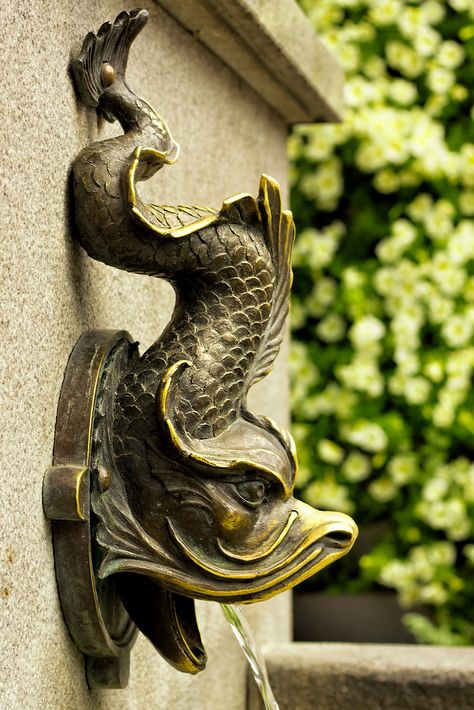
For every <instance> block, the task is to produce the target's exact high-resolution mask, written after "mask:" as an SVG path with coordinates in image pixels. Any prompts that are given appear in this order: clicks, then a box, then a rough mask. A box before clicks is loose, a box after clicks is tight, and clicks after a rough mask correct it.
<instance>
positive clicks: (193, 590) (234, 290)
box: [45, 10, 357, 673]
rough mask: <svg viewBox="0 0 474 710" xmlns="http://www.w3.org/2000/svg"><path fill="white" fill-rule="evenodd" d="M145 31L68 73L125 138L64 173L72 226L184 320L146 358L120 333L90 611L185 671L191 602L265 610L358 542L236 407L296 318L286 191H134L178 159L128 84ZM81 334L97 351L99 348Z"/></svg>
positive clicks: (142, 18)
mask: <svg viewBox="0 0 474 710" xmlns="http://www.w3.org/2000/svg"><path fill="white" fill-rule="evenodd" d="M146 21H147V13H146V11H145V10H137V11H132V12H123V13H121V14H120V15H119V16H118V17H117V19H116V20H115V22H113V23H106V24H104V25H103V26H102V27H101V28H100V30H99V32H98V33H97V35H94V34H89V35H87V37H86V39H85V41H84V44H83V48H82V51H81V53H80V55H79V57H78V58H77V59H76V60H75V61H74V62H73V73H74V77H75V82H76V87H77V89H78V92H79V94H80V96H81V98H82V100H83V101H84V102H85V103H86V104H87V105H88V106H91V107H96V108H97V109H98V110H99V111H100V112H102V113H103V114H104V115H105V116H106V117H107V118H109V119H110V120H113V119H117V120H118V121H119V122H120V124H121V125H122V128H123V130H124V135H121V136H119V137H116V138H112V139H109V140H104V141H100V142H97V143H93V144H92V145H90V146H88V147H86V148H85V149H84V150H83V151H82V152H81V153H80V154H79V156H78V157H77V159H76V161H75V162H74V166H73V181H74V196H75V221H76V226H77V232H78V237H79V239H80V242H81V244H82V245H83V247H84V248H85V249H86V250H87V252H88V254H89V255H90V256H91V257H93V258H95V259H98V260H100V261H103V262H105V263H107V264H109V265H111V266H114V267H117V268H120V269H125V270H128V271H134V272H137V273H142V274H147V275H148V276H156V277H161V278H165V279H167V280H168V281H169V282H170V283H171V284H172V285H173V287H174V289H175V291H176V306H175V309H174V312H173V315H172V318H171V321H170V323H169V324H168V326H167V327H166V329H165V331H164V332H163V333H162V334H161V335H160V337H159V339H158V340H157V341H156V342H155V343H154V345H152V347H151V348H150V349H149V350H148V351H147V352H146V353H144V354H143V355H142V356H141V357H138V355H137V353H136V352H134V350H133V348H132V347H131V346H130V343H129V341H128V340H127V338H126V337H125V336H123V334H122V335H121V336H120V334H119V335H117V336H115V341H114V342H115V345H114V346H113V348H111V347H109V348H108V350H107V357H105V359H104V362H103V363H102V366H101V367H102V369H101V370H100V373H99V374H98V375H97V377H98V381H99V384H98V385H97V388H96V391H95V400H94V402H95V403H93V405H92V410H89V411H92V414H90V416H91V417H92V423H91V428H90V432H91V453H90V458H89V460H87V457H86V459H84V460H82V459H81V462H80V466H83V467H87V466H89V467H90V471H91V478H92V482H91V484H89V483H88V482H87V481H86V480H85V479H84V481H85V482H84V483H83V485H84V486H88V485H91V488H90V496H91V504H92V510H93V515H92V527H91V530H90V531H89V532H90V533H92V539H93V543H92V555H93V558H94V559H93V569H94V575H93V579H92V580H91V584H93V585H96V587H97V588H98V589H99V596H98V599H99V602H98V605H99V607H100V606H101V604H102V606H103V607H104V608H105V609H106V610H108V612H107V613H110V615H111V617H113V623H115V624H116V625H117V624H118V627H119V628H120V629H121V630H122V631H123V630H124V629H125V628H127V629H128V621H129V620H128V616H127V614H125V612H124V609H122V607H121V604H122V603H123V606H124V607H125V609H126V610H127V612H128V615H130V617H131V618H132V619H133V620H134V622H135V623H136V624H137V626H138V627H139V628H140V629H141V630H142V631H143V632H144V633H145V634H146V635H147V636H148V637H149V638H150V639H151V640H152V642H153V643H154V644H155V646H156V647H157V649H158V650H159V651H160V652H161V653H162V654H163V656H164V657H165V658H166V659H167V660H168V661H169V662H170V663H172V664H173V665H174V666H175V667H176V668H178V669H179V670H183V671H186V672H191V673H193V672H197V671H199V670H201V669H202V668H203V667H204V665H205V653H204V650H203V648H202V643H201V640H200V636H199V631H198V628H197V624H196V619H195V614H194V602H193V598H199V599H209V600H215V601H218V602H243V603H250V602H256V601H259V600H262V599H266V598H268V597H271V596H273V595H274V594H277V593H279V592H281V591H283V590H285V589H289V588H290V587H293V586H294V585H295V584H297V583H298V582H300V581H302V580H303V579H306V578H307V577H309V576H310V575H312V574H314V573H315V572H316V571H317V570H319V569H321V568H323V567H325V566H326V565H327V564H329V563H330V562H332V561H333V560H336V559H337V558H339V557H341V556H342V555H343V554H345V553H346V552H347V551H348V550H349V549H350V547H351V546H352V544H353V542H354V539H355V536H356V534H357V528H356V526H355V524H354V523H353V521H352V520H351V519H350V518H349V517H347V516H346V515H344V514H341V513H333V512H320V511H317V510H314V509H313V508H311V507H310V506H308V505H305V504H304V503H302V502H300V501H297V500H295V498H293V495H292V493H293V487H294V479H295V472H296V466H297V463H296V452H295V449H294V444H293V442H292V439H291V436H290V435H289V434H288V433H287V432H286V431H283V430H282V429H281V428H280V427H279V426H278V425H276V424H275V423H274V422H273V421H271V420H270V419H268V418H266V417H262V416H257V415H255V414H253V413H251V412H250V411H249V410H248V408H247V404H246V398H247V393H248V390H249V388H250V387H251V385H252V384H253V383H254V382H256V381H258V380H259V379H261V378H262V377H264V376H265V375H266V374H268V372H269V371H270V369H271V367H272V364H273V361H274V359H275V357H276V355H277V353H278V350H279V347H280V343H281V340H282V337H283V334H284V323H285V319H286V316H287V312H288V298H289V292H290V287H291V265H290V260H291V249H292V245H293V240H294V224H293V219H292V215H291V213H290V212H287V211H284V210H282V206H281V197H280V190H279V187H278V184H277V183H276V182H275V181H274V180H273V179H272V178H270V177H267V176H262V178H261V181H260V187H259V191H258V195H257V197H253V196H252V195H249V194H241V195H238V196H236V197H233V198H231V199H227V200H225V201H224V203H223V205H222V207H221V208H220V209H210V208H206V207H194V206H183V205H179V206H177V207H172V206H167V205H164V206H163V205H154V204H149V203H146V202H145V201H144V200H142V199H141V198H140V196H139V194H138V191H137V183H138V182H139V181H141V180H146V179H148V178H150V177H151V176H152V175H154V174H155V173H156V172H157V171H158V170H160V169H161V168H162V167H163V166H164V165H167V164H171V163H173V162H174V161H175V160H176V158H177V155H178V146H177V144H176V142H175V141H174V140H173V138H172V137H171V134H170V131H169V129H168V127H167V126H166V124H165V123H164V121H163V120H162V119H161V118H159V117H158V116H157V114H156V113H155V112H154V110H153V109H152V108H151V107H150V106H149V105H148V104H147V103H146V102H145V101H144V100H143V99H141V98H139V97H138V96H136V95H135V94H134V93H133V91H131V90H130V88H129V87H128V86H127V84H126V81H125V68H126V64H127V57H128V51H129V47H130V44H131V42H132V41H133V39H134V38H135V37H136V36H137V34H138V33H139V32H140V30H141V29H142V27H143V26H144V25H145V23H146ZM83 337H86V336H83ZM87 337H89V338H90V339H92V341H93V342H94V343H95V344H96V345H95V346H96V347H99V348H100V347H104V346H103V339H104V338H103V335H101V334H100V333H93V334H89V335H88V336H87ZM101 343H102V345H101ZM117 348H118V349H119V350H117ZM106 349H107V348H106ZM125 354H126V355H125ZM124 358H125V359H124ZM63 394H64V392H63ZM66 463H68V464H70V461H67V462H66ZM55 464H57V462H56V461H55ZM56 468H57V467H56ZM52 470H53V471H54V468H53V469H52ZM84 475H85V474H84ZM53 479H54V475H53V474H51V475H50V480H49V482H48V485H47V486H46V488H45V490H46V491H49V493H47V495H49V496H50V497H51V496H53V497H54V495H53V493H52V492H51V489H54V485H52V483H51V481H52V480H53ZM45 495H46V494H45ZM85 495H86V498H87V495H89V493H87V494H85ZM86 503H87V501H86V502H85V503H84V505H83V507H87V505H86ZM64 505H66V503H65V504H64ZM66 507H67V505H66ZM46 508H47V510H48V507H47V506H46ZM84 515H85V516H86V517H87V516H88V512H85V513H84ZM50 517H52V518H54V514H50ZM71 524H74V523H71ZM75 524H81V523H77V521H76V523H75ZM84 534H88V533H84ZM107 580H113V583H112V582H110V584H111V586H109V587H107V588H105V587H103V585H104V584H105V583H106V581H107ZM59 582H60V585H61V584H63V581H62V580H61V579H60V580H59ZM101 589H105V591H104V593H103V602H101V599H100V593H101V592H100V590H101ZM68 603H69V602H68ZM63 606H64V602H63ZM111 609H112V611H110V610H111ZM66 616H67V614H66ZM127 620H128V621H127ZM68 623H69V621H68ZM110 623H111V622H110ZM110 623H109V622H107V623H106V626H107V624H109V625H108V628H109V629H110ZM124 633H125V632H124ZM127 633H128V631H127ZM127 643H128V641H127ZM86 653H87V651H86ZM92 655H93V654H92Z"/></svg>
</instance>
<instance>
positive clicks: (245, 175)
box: [0, 0, 290, 710]
mask: <svg viewBox="0 0 474 710" xmlns="http://www.w3.org/2000/svg"><path fill="white" fill-rule="evenodd" d="M142 4H143V5H144V6H145V7H147V8H148V10H149V11H150V15H151V18H150V22H149V25H148V27H147V28H146V30H145V31H144V33H143V34H142V36H141V37H140V39H139V40H137V42H136V43H135V45H134V48H133V49H132V54H131V61H130V65H129V72H128V78H129V82H130V84H131V86H132V87H133V88H134V89H135V90H136V91H137V92H138V93H139V94H141V95H143V96H144V97H145V98H147V99H148V100H149V101H150V103H151V104H152V105H154V106H155V107H156V108H157V110H158V111H159V112H160V113H162V115H163V117H164V118H165V120H166V121H167V123H168V124H169V126H170V127H171V130H172V133H173V135H174V137H175V138H176V140H177V141H178V142H179V143H180V144H181V150H182V153H181V158H180V159H179V161H178V162H177V164H176V165H174V166H172V167H170V168H168V169H166V170H163V171H162V172H161V173H159V175H158V176H157V178H156V179H155V180H154V181H152V183H151V184H148V185H147V191H148V194H149V195H151V194H153V195H154V197H155V201H156V202H159V201H164V202H169V203H173V202H177V201H182V202H186V201H190V202H191V203H197V204H199V203H202V204H206V205H207V204H209V205H216V206H218V205H220V203H221V201H222V199H223V197H226V196H229V195H232V194H234V193H237V192H242V191H250V192H252V193H255V191H256V190H257V186H258V179H259V175H260V173H261V172H266V173H269V174H271V175H273V176H275V177H276V178H277V179H278V180H279V181H280V183H281V184H282V185H283V186H285V184H286V178H287V163H286V150H285V148H286V146H285V142H286V126H285V122H284V121H283V119H282V118H280V117H279V116H278V114H277V113H276V112H275V111H274V110H273V109H270V108H269V107H268V105H267V104H265V103H264V102H263V101H262V99H261V98H260V97H259V96H258V94H257V93H255V92H254V91H252V89H250V88H249V87H248V86H247V85H246V84H245V83H244V82H243V81H242V79H239V78H237V76H236V74H234V73H233V72H231V71H230V70H229V69H228V68H226V66H224V65H223V64H222V62H221V61H220V60H218V59H217V58H216V57H215V56H214V55H213V54H211V53H210V52H209V51H208V50H207V49H206V48H205V47H204V46H203V45H202V44H200V43H199V42H198V41H197V40H196V39H195V38H194V37H193V36H191V35H190V34H189V33H188V32H186V31H185V30H184V29H183V28H182V27H180V26H179V25H178V24H176V22H175V21H174V20H173V19H171V18H170V16H169V15H167V14H165V13H164V12H163V11H162V10H161V9H160V8H159V6H158V5H157V4H154V3H153V2H150V1H149V0H145V1H144V2H143V3H142ZM122 9H123V3H122V2H120V1H119V0H102V1H101V2H100V3H99V2H97V1H92V0H86V1H82V2H77V1H76V2H72V0H63V1H62V2H59V0H43V1H41V2H40V1H39V0H29V1H28V2H27V1H26V0H12V1H10V2H6V3H2V7H1V9H0V17H1V20H0V35H1V36H0V53H1V56H2V67H3V70H2V78H1V82H2V92H1V94H2V102H1V104H2V106H1V112H2V115H1V125H2V128H3V132H2V160H1V167H0V170H1V184H2V193H3V194H2V198H3V199H2V202H3V210H2V217H1V219H2V225H1V237H2V260H1V281H0V283H1V314H0V318H1V320H0V324H1V340H0V361H1V365H2V367H1V370H2V375H3V377H2V383H1V400H2V407H1V411H0V417H1V422H0V432H1V438H2V446H1V450H2V454H3V461H2V476H1V507H2V515H1V518H0V528H1V538H0V539H1V547H0V565H1V569H0V572H1V582H0V605H1V619H2V634H1V636H0V638H1V641H0V643H1V646H2V648H1V652H0V655H1V658H2V673H1V677H2V684H1V688H0V706H1V707H2V708H8V710H16V708H21V709H22V710H30V709H31V710H33V709H36V708H51V709H52V710H63V709H64V710H65V709H66V708H67V709H68V710H79V709H80V710H87V709H89V708H100V709H104V710H105V709H106V708H107V709H109V708H110V709H118V708H120V710H127V709H128V708H130V709H132V708H133V709H134V710H135V709H136V710H139V709H141V708H154V707H156V708H172V709H173V710H180V709H181V708H188V709H189V708H192V709H193V710H201V709H202V710H204V709H206V708H208V709H209V710H210V709H211V708H212V709H213V710H215V709H216V708H221V707H225V708H226V710H240V709H241V708H243V707H244V706H245V664H244V661H243V659H242V657H241V654H240V651H239V649H238V647H237V644H236V643H235V641H234V639H233V638H232V637H231V634H230V631H229V630H228V629H227V628H226V625H225V622H224V620H223V617H222V615H221V613H220V610H219V608H218V607H217V606H216V605H213V604H204V603H201V604H199V609H198V614H199V618H200V621H201V625H202V631H203V637H204V641H205V645H206V648H207V650H208V652H209V656H210V660H209V666H208V669H207V670H206V671H205V672H204V673H203V674H201V676H199V677H187V676H183V675H180V674H178V673H177V672H176V671H174V670H172V669H171V668H170V667H168V666H167V664H166V663H165V662H164V661H162V660H161V658H160V657H159V656H158V655H157V654H156V653H155V652H154V651H153V650H152V648H151V646H150V645H149V643H148V642H147V641H146V640H145V639H144V638H143V637H141V638H140V639H139V640H138V642H137V644H136V646H135V649H134V650H133V652H132V665H131V680H130V685H129V687H128V688H127V689H126V690H120V691H119V690H117V691H94V692H90V691H89V690H88V688H87V686H86V683H85V679H84V670H83V661H82V657H81V655H80V654H79V653H78V652H77V650H76V648H75V646H74V645H73V643H72V642H71V640H70V639H69V637H68V634H67V631H66V628H65V625H64V623H63V620H62V617H61V612H60V608H59V603H58V597H57V593H56V585H55V578H54V568H53V556H52V547H51V536H50V526H49V523H48V521H47V520H46V519H45V518H44V516H43V511H42V506H41V486H42V479H43V474H44V471H45V469H46V468H47V467H48V466H49V465H50V463H51V453H52V442H53V434H54V423H55V410H56V404H57V399H58V395H59V391H60V387H61V382H62V376H63V371H64V367H65V364H66V362H67V358H68V355H69V353H70V350H71V348H72V346H73V345H74V343H75V342H76V340H77V338H78V337H79V336H80V334H81V333H82V332H83V331H84V330H86V329H89V328H115V329H126V330H129V331H130V332H131V333H132V334H133V335H134V336H135V337H136V338H137V339H138V340H140V342H141V344H142V346H143V347H147V346H148V345H150V344H151V342H152V341H153V340H154V339H155V338H156V337H157V336H158V334H159V332H160V330H161V328H162V327H163V326H164V324H165V323H166V321H167V318H168V316H169V314H170V312H171V308H172V304H173V295H172V291H171V288H170V287H169V286H168V285H167V284H165V283H163V282H161V281H158V280H154V279H151V278H146V277H141V276H136V275H133V274H127V273H124V272H119V271H115V270H113V269H110V268H108V267H106V266H104V265H102V264H98V263H94V262H92V261H91V260H90V259H89V258H88V257H87V256H86V254H85V253H84V252H83V251H82V250H81V248H80V247H79V246H78V245H77V244H75V243H74V242H73V241H72V239H71V233H70V215H69V190H68V179H69V169H70V165H71V162H72V160H73V159H74V157H75V155H76V154H77V153H78V151H79V150H80V149H81V148H82V147H83V146H84V145H85V144H87V143H89V142H90V141H92V140H94V139H96V138H97V137H104V136H106V135H113V134H114V132H115V131H117V128H116V126H110V125H109V124H105V123H104V122H101V121H98V120H97V118H96V116H95V114H94V113H93V112H90V111H86V110H85V109H84V108H83V107H82V106H79V104H78V103H77V101H76V99H75V96H74V92H73V88H72V84H71V79H70V77H69V74H68V63H69V60H70V57H71V53H73V52H74V51H77V49H78V48H79V45H80V42H81V40H82V37H83V36H84V34H85V32H86V31H88V30H96V29H97V28H98V27H99V25H100V24H101V23H102V22H103V21H104V20H106V19H110V18H113V17H114V16H115V15H116V14H117V13H118V12H119V11H120V10H122ZM283 363H284V354H283V357H282V358H281V359H280V364H279V365H278V366H277V367H276V369H275V371H274V373H273V374H272V376H271V377H269V378H268V380H267V381H265V382H263V383H262V384H260V385H259V386H258V387H259V388H260V389H258V391H256V393H255V394H254V396H253V404H254V407H255V408H256V409H257V410H259V411H261V412H267V413H269V412H271V414H272V416H273V417H274V418H276V419H278V420H279V421H280V422H281V423H285V421H286V416H287V414H286V413H287V404H288V403H287V380H286V374H285V367H284V364H283ZM249 616H250V617H251V620H252V623H253V625H254V627H255V629H256V631H257V635H258V636H259V638H260V639H261V640H262V641H267V642H278V641H285V640H287V639H288V637H289V626H290V624H289V619H290V616H289V597H288V595H283V596H282V597H281V598H277V599H276V600H272V601H270V602H267V603H264V604H261V605H257V606H256V607H253V608H251V609H249Z"/></svg>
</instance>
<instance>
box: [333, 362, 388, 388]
mask: <svg viewBox="0 0 474 710" xmlns="http://www.w3.org/2000/svg"><path fill="white" fill-rule="evenodd" d="M336 376H337V377H338V378H339V379H340V380H341V381H342V382H343V384H345V385H346V386H347V387H351V388H352V389H354V390H359V391H361V392H367V394H369V395H370V396H371V397H379V396H380V395H381V394H382V392H383V390H384V378H383V376H382V374H381V372H380V370H379V368H378V364H377V361H376V360H375V358H374V357H373V356H372V354H371V353H369V354H366V353H365V352H364V353H357V354H356V355H355V356H354V358H353V360H352V362H351V363H350V364H349V365H340V366H339V367H337V368H336Z"/></svg>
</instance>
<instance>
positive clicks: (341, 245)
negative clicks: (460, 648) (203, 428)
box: [289, 0, 474, 644]
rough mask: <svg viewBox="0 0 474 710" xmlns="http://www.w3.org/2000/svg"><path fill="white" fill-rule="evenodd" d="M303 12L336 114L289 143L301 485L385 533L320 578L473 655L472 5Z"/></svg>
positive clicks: (405, 4) (434, 1) (364, 1)
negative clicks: (382, 601)
mask: <svg viewBox="0 0 474 710" xmlns="http://www.w3.org/2000/svg"><path fill="white" fill-rule="evenodd" d="M301 4H302V6H303V8H304V10H305V11H306V12H307V13H308V14H309V17H310V18H311V20H312V21H313V23H314V26H315V28H316V30H317V31H318V33H319V35H320V36H321V37H322V39H323V40H324V42H325V43H326V44H327V45H328V46H329V48H330V49H331V50H332V51H333V53H334V54H335V55H336V56H337V57H338V58H339V60H340V62H341V64H342V66H343V67H344V69H345V72H346V88H345V103H346V107H347V112H346V115H345V119H344V122H343V123H341V124H339V125H319V126H311V125H310V126H306V125H303V126H298V127H297V128H296V129H295V130H294V132H293V134H292V136H291V137H290V141H289V150H290V155H291V159H292V165H293V167H292V180H293V208H294V213H295V216H296V219H297V222H298V224H297V226H298V229H299V237H298V239H297V244H296V253H295V262H294V265H295V282H294V299H293V305H292V327H293V348H292V355H291V366H292V371H293V411H294V426H293V431H294V435H295V438H296V440H297V444H298V447H299V451H300V469H299V474H298V480H297V485H298V487H299V489H300V491H301V495H302V497H303V498H304V499H306V500H307V501H308V502H309V503H311V504H313V505H316V506H318V507H321V508H328V509H331V508H333V509H336V510H342V511H346V512H349V513H354V514H355V517H356V519H357V521H358V522H359V524H361V525H362V526H364V524H367V523H371V522H374V521H380V520H385V521H387V522H386V528H387V529H386V532H385V534H384V535H383V536H382V537H381V539H380V540H379V542H378V544H377V545H376V547H375V548H374V549H373V550H372V551H371V552H370V553H369V554H367V555H365V556H364V557H362V559H361V562H360V569H359V571H358V572H357V573H355V572H354V571H353V570H352V571H350V570H349V572H345V570H344V568H343V566H341V568H340V572H339V574H338V575H337V573H336V577H335V576H334V573H333V572H332V569H333V568H331V572H329V573H328V575H326V578H323V582H324V585H325V587H326V588H327V587H328V586H331V584H332V586H333V587H334V586H337V587H338V588H339V589H341V588H342V589H346V590H347V589H361V588H364V587H366V588H367V587H370V586H373V585H374V584H375V585H377V584H380V585H385V586H388V587H391V588H394V589H396V590H398V592H399V596H400V600H401V602H402V604H404V605H406V606H411V605H414V604H422V605H424V608H427V609H428V610H429V613H428V614H427V615H426V616H423V615H421V614H413V613H412V614H407V615H406V621H407V623H408V624H409V626H410V628H411V629H412V631H413V633H415V635H416V636H417V637H418V638H419V639H420V640H422V641H426V642H435V643H445V644H448V643H474V609H473V605H472V598H473V592H474V575H473V571H474V544H473V542H472V540H473V537H474V536H473V533H474V463H473V461H474V458H473V453H474V394H473V392H472V387H471V380H472V371H473V368H474V345H473V334H474V221H473V216H474V109H473V107H472V91H473V86H474V5H473V3H472V0H447V1H446V2H440V1H438V0H424V1H423V2H416V1H413V2H409V1H408V0H301ZM323 575H324V573H323ZM317 579H318V578H315V581H314V584H318V582H317Z"/></svg>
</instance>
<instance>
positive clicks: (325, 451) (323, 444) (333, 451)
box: [317, 439, 344, 465]
mask: <svg viewBox="0 0 474 710" xmlns="http://www.w3.org/2000/svg"><path fill="white" fill-rule="evenodd" d="M317 450H318V454H319V458H320V459H321V460H322V461H325V462H326V463H332V464H335V465H337V464H340V463H341V461H342V459H343V458H344V449H342V448H341V447H340V446H338V445H337V444H336V443H335V442H334V441H331V440H330V439H321V441H320V442H319V443H318V446H317Z"/></svg>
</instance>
